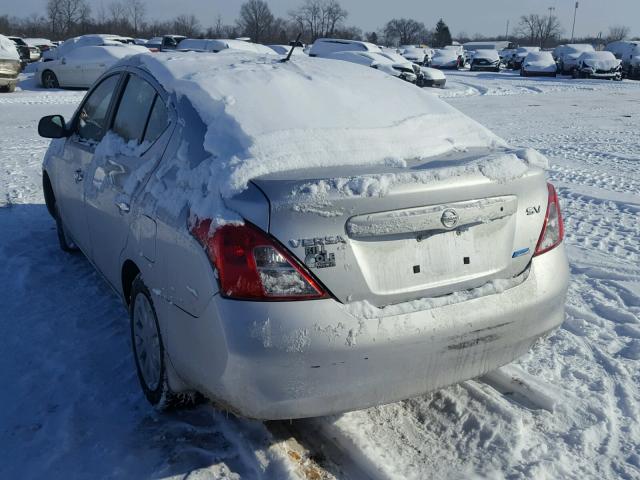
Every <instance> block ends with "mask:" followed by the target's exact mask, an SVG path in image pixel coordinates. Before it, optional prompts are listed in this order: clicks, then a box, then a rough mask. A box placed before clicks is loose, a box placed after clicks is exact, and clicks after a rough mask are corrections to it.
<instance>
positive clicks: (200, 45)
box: [176, 38, 276, 55]
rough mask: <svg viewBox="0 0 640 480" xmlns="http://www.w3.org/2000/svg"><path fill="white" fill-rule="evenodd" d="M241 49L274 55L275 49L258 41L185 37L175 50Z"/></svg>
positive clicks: (210, 50)
mask: <svg viewBox="0 0 640 480" xmlns="http://www.w3.org/2000/svg"><path fill="white" fill-rule="evenodd" d="M226 49H231V50H242V51H245V52H253V53H262V54H267V55H275V53H276V52H275V51H274V50H273V49H272V48H269V47H267V46H265V45H261V44H259V43H251V42H247V41H245V40H231V39H224V38H219V39H208V38H185V39H184V40H182V41H181V42H180V43H179V44H178V48H177V49H176V50H178V51H183V52H187V51H189V52H214V53H217V52H220V51H222V50H226Z"/></svg>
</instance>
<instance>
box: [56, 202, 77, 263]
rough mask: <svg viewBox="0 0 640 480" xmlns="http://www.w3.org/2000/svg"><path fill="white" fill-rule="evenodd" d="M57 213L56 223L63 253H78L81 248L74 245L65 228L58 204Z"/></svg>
mask: <svg viewBox="0 0 640 480" xmlns="http://www.w3.org/2000/svg"><path fill="white" fill-rule="evenodd" d="M53 208H54V212H55V217H54V218H55V221H56V231H57V233H58V243H59V244H60V248H61V249H62V251H64V252H67V253H76V252H77V251H78V250H79V248H78V246H77V245H76V244H75V243H74V241H73V239H72V238H71V236H70V235H69V232H68V231H67V229H66V228H65V226H64V222H63V221H62V215H61V214H60V209H59V208H58V204H55V205H54V207H53Z"/></svg>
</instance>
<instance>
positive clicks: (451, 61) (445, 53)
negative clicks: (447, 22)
mask: <svg viewBox="0 0 640 480" xmlns="http://www.w3.org/2000/svg"><path fill="white" fill-rule="evenodd" d="M429 66H430V67H432V68H441V69H442V68H446V69H452V70H457V69H459V68H462V62H461V59H460V55H459V54H458V52H457V51H456V50H451V49H442V48H440V49H437V50H435V51H434V52H433V57H431V64H430V65H429Z"/></svg>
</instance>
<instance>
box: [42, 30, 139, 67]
mask: <svg viewBox="0 0 640 480" xmlns="http://www.w3.org/2000/svg"><path fill="white" fill-rule="evenodd" d="M121 38H122V37H120V36H119V35H106V34H91V35H81V36H79V37H73V38H69V39H68V40H65V41H64V42H63V43H62V44H60V45H59V46H58V47H56V48H51V49H49V50H47V51H46V52H44V54H43V55H42V60H43V61H44V62H50V61H52V60H59V59H61V58H63V57H66V56H68V55H69V54H70V53H71V52H72V51H73V50H75V49H77V48H81V47H97V46H116V47H119V46H125V47H126V46H127V45H125V44H124V42H123V41H121Z"/></svg>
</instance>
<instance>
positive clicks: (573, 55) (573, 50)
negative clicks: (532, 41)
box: [554, 43, 595, 74]
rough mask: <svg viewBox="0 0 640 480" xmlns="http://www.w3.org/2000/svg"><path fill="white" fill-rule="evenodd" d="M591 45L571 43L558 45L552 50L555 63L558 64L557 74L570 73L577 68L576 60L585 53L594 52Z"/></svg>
mask: <svg viewBox="0 0 640 480" xmlns="http://www.w3.org/2000/svg"><path fill="white" fill-rule="evenodd" d="M594 51H595V49H594V48H593V45H590V44H588V43H571V44H567V45H560V46H559V47H557V48H556V49H555V50H554V55H555V57H556V62H557V63H558V73H563V74H568V73H572V72H573V70H574V68H576V67H577V66H578V58H580V55H582V54H583V53H585V52H594Z"/></svg>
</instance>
